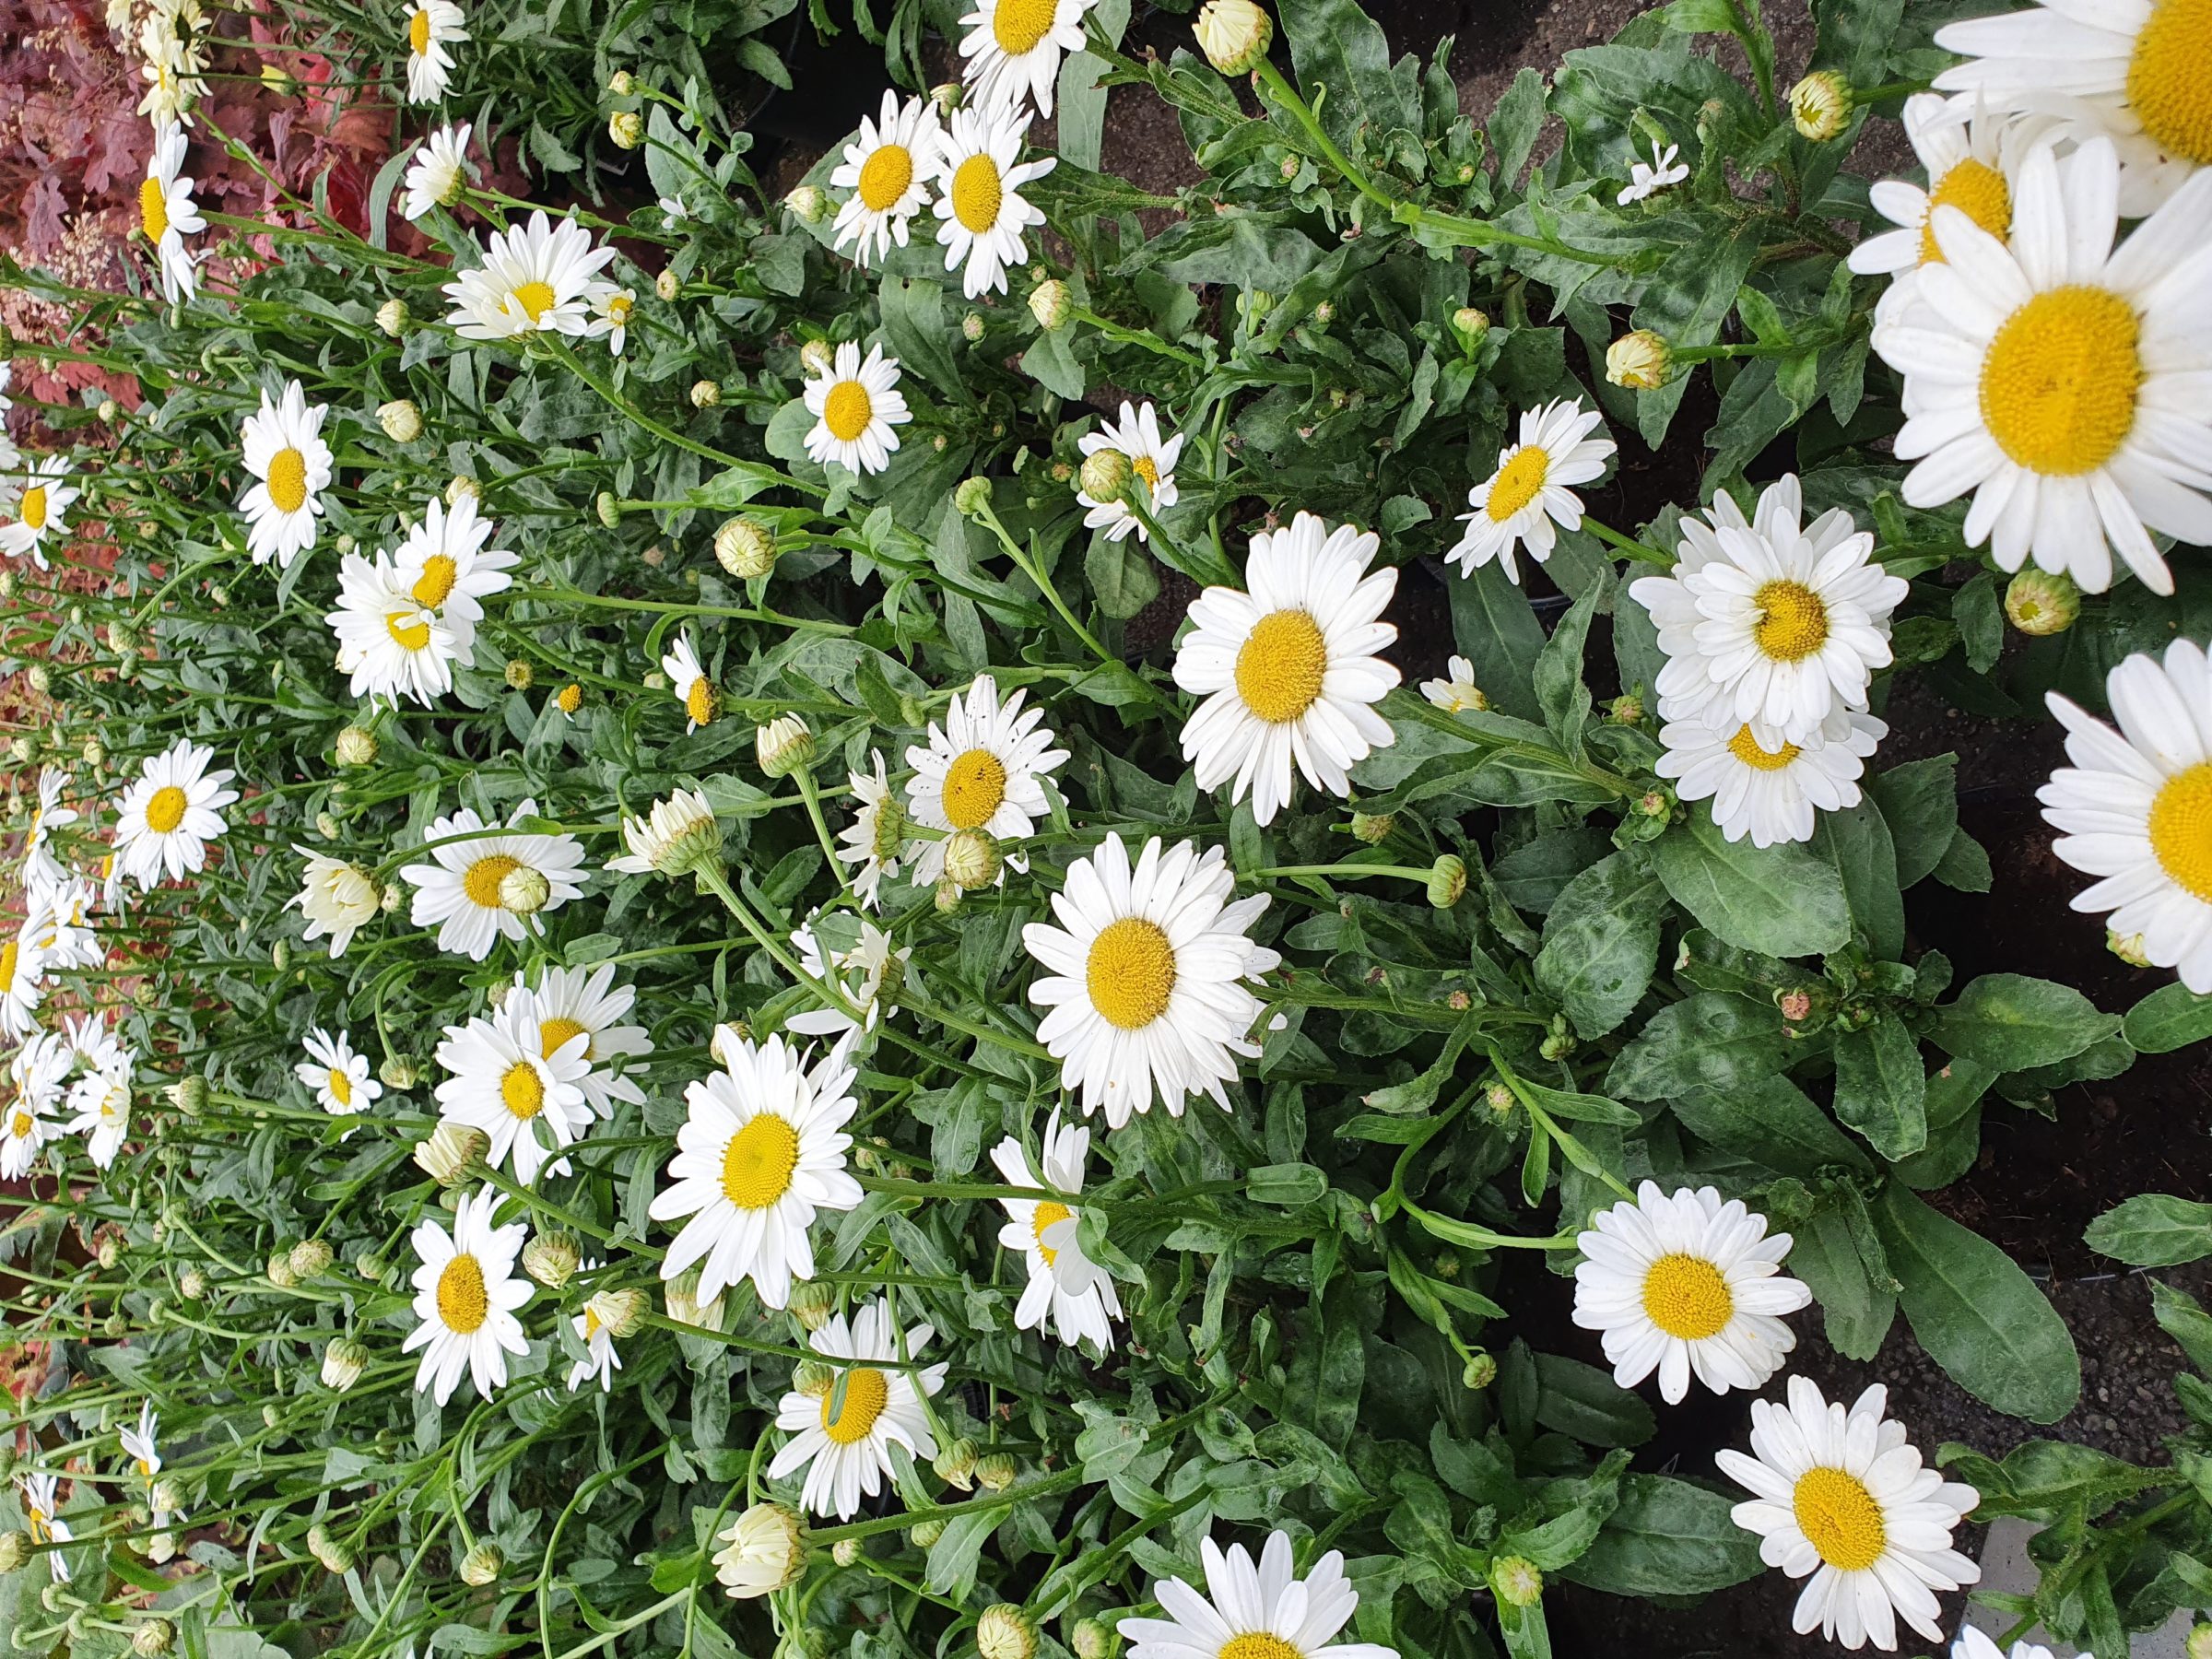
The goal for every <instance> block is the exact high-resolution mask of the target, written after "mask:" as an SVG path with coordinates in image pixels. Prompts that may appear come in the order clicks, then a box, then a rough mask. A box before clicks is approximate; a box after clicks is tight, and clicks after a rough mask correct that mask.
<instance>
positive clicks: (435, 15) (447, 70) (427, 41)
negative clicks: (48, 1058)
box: [406, 0, 468, 104]
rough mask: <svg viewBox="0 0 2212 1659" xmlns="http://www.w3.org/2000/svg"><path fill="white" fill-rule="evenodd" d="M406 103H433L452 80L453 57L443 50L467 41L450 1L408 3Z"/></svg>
mask: <svg viewBox="0 0 2212 1659" xmlns="http://www.w3.org/2000/svg"><path fill="white" fill-rule="evenodd" d="M406 35H407V101H408V102H409V103H418V104H425V103H436V102H437V101H438V100H440V99H441V98H443V97H444V96H445V88H446V87H447V86H448V85H449V84H450V83H451V82H452V80H453V53H450V52H448V51H447V50H446V48H447V47H448V46H450V45H452V44H453V42H454V41H465V40H467V39H468V30H467V29H464V28H463V27H462V25H461V8H460V7H459V6H455V5H454V4H453V0H408V4H407V6H406Z"/></svg>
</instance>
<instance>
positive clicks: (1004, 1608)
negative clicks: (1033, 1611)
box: [975, 1602, 1037, 1659]
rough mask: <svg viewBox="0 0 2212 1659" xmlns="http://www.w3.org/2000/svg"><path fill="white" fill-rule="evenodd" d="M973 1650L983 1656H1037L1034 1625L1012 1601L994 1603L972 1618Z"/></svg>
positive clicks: (1012, 1658) (1003, 1658)
mask: <svg viewBox="0 0 2212 1659" xmlns="http://www.w3.org/2000/svg"><path fill="white" fill-rule="evenodd" d="M975 1651H976V1652H977V1653H980V1654H981V1655H982V1659H1036V1653H1037V1630H1036V1627H1035V1626H1033V1625H1031V1624H1030V1621H1029V1618H1028V1616H1027V1615H1026V1614H1024V1613H1023V1612H1022V1610H1021V1609H1020V1608H1019V1607H1018V1606H1015V1605H1014V1604H1013V1603H1012V1602H998V1603H995V1604H994V1605H993V1606H988V1607H985V1608H984V1609H983V1611H982V1617H981V1618H978V1619H977V1620H976V1621H975Z"/></svg>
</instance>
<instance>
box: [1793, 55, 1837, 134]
mask: <svg viewBox="0 0 2212 1659" xmlns="http://www.w3.org/2000/svg"><path fill="white" fill-rule="evenodd" d="M1851 106H1852V89H1851V83H1850V82H1849V81H1847V80H1845V79H1844V78H1843V77H1842V76H1840V75H1838V74H1837V73H1836V72H1835V71H1834V70H1833V69H1816V70H1814V71H1813V72H1812V74H1810V75H1808V76H1806V77H1805V78H1804V79H1803V80H1801V81H1799V82H1798V83H1797V84H1796V85H1795V86H1794V87H1792V88H1790V120H1791V121H1792V122H1793V123H1794V124H1795V125H1796V128H1797V132H1798V135H1799V136H1800V137H1805V138H1810V139H1811V140H1812V141H1813V142H1814V143H1816V144H1825V143H1827V142H1828V141H1829V140H1830V138H1835V137H1840V136H1841V135H1842V132H1843V129H1844V128H1845V127H1847V126H1849V125H1850V124H1851Z"/></svg>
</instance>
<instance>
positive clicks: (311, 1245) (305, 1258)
mask: <svg viewBox="0 0 2212 1659" xmlns="http://www.w3.org/2000/svg"><path fill="white" fill-rule="evenodd" d="M336 1259H337V1252H335V1250H333V1249H331V1247H330V1246H329V1245H328V1244H326V1243H324V1241H322V1240H321V1239H302V1240H300V1242H299V1243H297V1244H295V1245H293V1246H292V1275H293V1277H295V1278H303V1279H311V1278H313V1277H316V1276H317V1275H318V1274H321V1273H324V1272H327V1271H328V1270H329V1267H330V1265H331V1263H332V1262H334V1261H335V1260H336Z"/></svg>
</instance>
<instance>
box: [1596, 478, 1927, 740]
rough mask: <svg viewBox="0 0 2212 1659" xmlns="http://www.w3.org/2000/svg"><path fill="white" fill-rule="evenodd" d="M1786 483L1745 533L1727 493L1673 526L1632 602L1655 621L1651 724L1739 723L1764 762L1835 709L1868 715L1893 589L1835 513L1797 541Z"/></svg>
mask: <svg viewBox="0 0 2212 1659" xmlns="http://www.w3.org/2000/svg"><path fill="white" fill-rule="evenodd" d="M1802 516H1803V497H1802V495H1801V492H1800V490H1799V488H1798V483H1797V478H1796V476H1795V475H1794V474H1791V475H1790V476H1788V477H1783V478H1781V479H1779V480H1777V481H1776V482H1775V483H1773V484H1771V485H1769V486H1768V487H1767V488H1766V490H1765V491H1764V493H1762V494H1761V495H1760V497H1759V508H1758V512H1757V514H1756V516H1755V518H1754V519H1753V521H1752V522H1751V523H1750V524H1746V523H1745V522H1744V517H1743V513H1742V512H1740V511H1739V510H1738V509H1737V508H1736V506H1735V502H1734V501H1732V500H1729V499H1728V498H1727V496H1726V495H1725V494H1723V495H1721V496H1719V497H1717V498H1716V499H1715V500H1714V502H1713V505H1712V509H1711V510H1710V511H1709V512H1708V514H1707V517H1708V518H1709V519H1710V521H1711V527H1708V525H1707V524H1700V522H1699V521H1698V520H1697V519H1695V518H1687V517H1686V518H1685V519H1684V520H1683V521H1682V537H1683V539H1682V543H1681V547H1680V548H1679V562H1678V563H1677V564H1676V566H1675V568H1674V571H1672V572H1671V573H1670V574H1668V575H1665V576H1646V577H1643V578H1641V580H1639V581H1637V582H1634V583H1632V584H1631V585H1630V589H1629V593H1630V596H1631V597H1633V598H1634V599H1635V600H1636V602H1637V603H1638V604H1640V605H1641V606H1643V607H1644V608H1645V609H1646V610H1647V611H1649V612H1650V613H1651V616H1652V621H1653V624H1654V625H1655V627H1656V628H1657V629H1658V634H1659V647H1660V649H1661V650H1662V651H1664V652H1665V653H1666V656H1667V663H1666V665H1665V667H1664V668H1662V669H1661V670H1660V671H1659V682H1658V686H1657V690H1658V692H1659V696H1660V698H1661V700H1662V706H1661V711H1660V712H1662V713H1663V714H1664V715H1665V717H1666V718H1667V719H1669V720H1688V719H1694V718H1700V717H1701V718H1703V719H1704V721H1705V723H1706V724H1709V725H1711V726H1712V727H1713V728H1714V729H1715V730H1716V731H1722V732H1726V733H1729V734H1731V735H1733V733H1734V732H1735V728H1736V727H1737V726H1739V725H1742V724H1746V723H1747V722H1748V723H1749V724H1753V725H1756V726H1758V727H1759V738H1760V741H1761V743H1762V744H1763V745H1764V746H1765V747H1768V748H1769V749H1770V750H1771V749H1773V748H1775V747H1778V744H1779V743H1780V742H1782V741H1788V742H1792V743H1803V742H1804V741H1805V740H1806V738H1807V737H1809V736H1811V735H1814V734H1816V733H1818V731H1819V729H1820V727H1821V725H1822V724H1823V723H1824V722H1825V721H1826V720H1827V719H1828V717H1829V715H1830V712H1831V711H1833V710H1835V709H1837V708H1846V709H1864V708H1865V706H1866V699H1867V689H1868V688H1869V686H1870V685H1871V684H1872V683H1873V678H1874V671H1875V670H1876V669H1877V668H1881V667H1886V666H1887V665H1888V663H1889V660H1890V653H1889V614H1890V612H1891V611H1892V610H1894V609H1895V608H1896V606H1897V605H1898V604H1899V602H1900V601H1901V600H1902V599H1903V598H1904V596H1905V592H1906V584H1905V582H1904V581H1903V579H1902V578H1900V577H1896V576H1892V575H1890V574H1889V573H1888V571H1885V570H1883V568H1882V567H1881V566H1880V565H1879V564H1877V563H1876V562H1874V559H1873V554H1874V537H1873V535H1871V534H1869V533H1867V532H1865V531H1863V530H1861V529H1859V527H1858V526H1857V525H1856V524H1853V521H1852V517H1851V514H1850V513H1848V512H1845V511H1843V509H1841V508H1840V507H1838V508H1831V509H1830V511H1829V512H1824V513H1822V514H1821V515H1820V516H1819V517H1818V519H1815V520H1814V521H1813V523H1812V524H1810V525H1807V526H1806V527H1805V528H1804V529H1802V530H1800V528H1799V527H1798V524H1799V520H1800V519H1801V517H1802Z"/></svg>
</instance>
